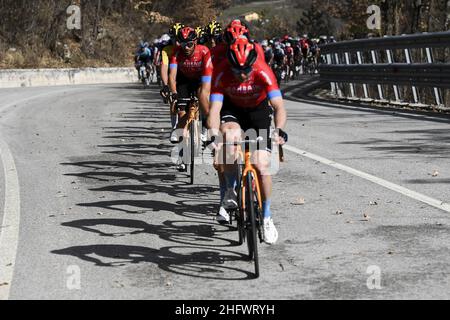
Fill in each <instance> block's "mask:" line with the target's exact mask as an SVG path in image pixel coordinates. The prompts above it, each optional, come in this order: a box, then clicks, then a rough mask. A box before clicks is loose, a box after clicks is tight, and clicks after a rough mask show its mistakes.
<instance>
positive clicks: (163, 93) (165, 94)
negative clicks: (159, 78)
mask: <svg viewBox="0 0 450 320" xmlns="http://www.w3.org/2000/svg"><path fill="white" fill-rule="evenodd" d="M160 93H161V96H162V97H163V98H167V97H168V96H169V94H170V89H169V86H167V85H165V86H164V87H163V88H162V89H161V91H160Z"/></svg>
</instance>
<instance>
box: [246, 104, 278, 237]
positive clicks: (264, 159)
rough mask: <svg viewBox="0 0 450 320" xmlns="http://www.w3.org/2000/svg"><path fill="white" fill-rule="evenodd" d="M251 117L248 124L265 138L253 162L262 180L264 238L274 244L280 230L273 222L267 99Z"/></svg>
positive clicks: (254, 155) (269, 116)
mask: <svg viewBox="0 0 450 320" xmlns="http://www.w3.org/2000/svg"><path fill="white" fill-rule="evenodd" d="M249 118H250V121H249V123H247V124H246V126H248V127H249V128H252V129H254V130H256V131H257V133H258V136H260V137H262V138H263V139H264V141H263V143H260V144H259V145H258V150H256V151H255V152H254V153H253V158H252V162H253V163H254V164H255V167H256V169H257V171H258V177H259V180H260V182H261V196H262V201H263V208H262V210H263V215H264V231H265V232H264V237H265V239H264V240H265V241H266V242H267V243H269V244H273V243H275V242H276V241H277V240H278V231H277V230H276V228H275V225H274V224H273V219H272V211H271V198H272V176H271V172H270V169H271V152H272V142H271V139H270V126H271V109H270V107H269V103H268V101H267V100H266V101H265V102H263V103H262V104H261V105H260V106H259V107H258V108H257V109H255V111H253V112H251V113H250V114H249Z"/></svg>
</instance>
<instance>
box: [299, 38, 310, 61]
mask: <svg viewBox="0 0 450 320" xmlns="http://www.w3.org/2000/svg"><path fill="white" fill-rule="evenodd" d="M310 45H311V42H310V40H309V37H308V35H307V34H305V35H303V37H302V38H301V39H300V48H301V49H302V55H303V59H304V60H305V61H306V59H307V58H308V53H309V48H310Z"/></svg>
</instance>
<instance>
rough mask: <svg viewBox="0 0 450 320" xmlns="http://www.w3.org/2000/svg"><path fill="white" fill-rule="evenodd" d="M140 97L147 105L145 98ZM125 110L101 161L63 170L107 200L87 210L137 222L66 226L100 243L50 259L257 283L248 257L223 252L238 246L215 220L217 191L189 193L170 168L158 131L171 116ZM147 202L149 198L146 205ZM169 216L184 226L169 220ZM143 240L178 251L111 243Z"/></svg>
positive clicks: (107, 132)
mask: <svg viewBox="0 0 450 320" xmlns="http://www.w3.org/2000/svg"><path fill="white" fill-rule="evenodd" d="M142 98H143V100H145V98H144V96H142ZM133 99H134V100H133V101H136V103H135V104H138V103H141V102H142V101H141V100H140V99H139V98H137V97H136V96H134V95H133ZM137 100H139V102H137ZM125 111H126V112H125V113H120V116H119V118H117V119H116V123H118V125H117V126H114V125H110V126H108V127H104V128H102V130H103V135H102V139H103V140H104V141H105V142H104V143H101V144H98V145H97V147H98V148H100V149H101V152H100V154H99V155H96V156H90V157H76V158H72V161H69V162H66V163H63V164H61V165H63V166H65V167H67V168H71V169H73V168H77V169H78V170H77V171H75V172H73V171H72V172H69V173H66V174H65V176H68V177H75V178H76V179H77V181H76V182H75V183H77V182H78V183H79V184H81V185H85V186H88V190H89V191H90V192H92V193H93V194H95V195H97V196H100V198H101V199H103V200H101V201H95V202H85V203H78V204H77V206H78V207H83V208H85V209H86V208H88V209H89V208H95V210H94V209H93V210H88V212H92V215H95V216H97V214H98V211H99V210H101V211H102V213H120V214H127V215H130V217H131V216H132V217H136V219H133V218H132V219H122V218H117V219H111V218H105V219H84V220H75V221H69V222H65V223H63V224H62V226H64V227H70V228H75V229H79V230H82V231H84V232H89V233H94V234H98V235H99V236H100V237H101V238H102V239H103V241H102V243H103V244H99V245H90V246H74V247H70V248H66V249H62V250H55V251H53V253H55V254H62V255H71V256H75V257H78V258H80V259H82V260H85V261H89V262H92V263H94V264H95V265H98V266H104V267H117V266H123V265H129V264H137V263H145V262H150V263H155V264H157V265H158V266H159V268H161V269H162V270H166V271H169V272H171V273H176V274H181V275H184V276H191V277H201V278H209V279H221V280H242V279H253V274H250V273H248V272H246V271H245V269H246V267H245V265H244V264H246V263H247V262H246V257H247V255H244V254H241V253H239V252H232V251H228V250H225V248H231V247H236V246H237V241H235V240H233V236H236V237H237V232H236V234H234V233H232V234H231V235H230V233H231V232H235V230H234V228H232V227H228V226H220V225H218V224H217V223H216V222H215V221H214V218H215V214H213V213H215V212H216V211H217V210H218V202H219V198H218V191H219V189H218V187H217V186H215V185H207V184H199V185H195V186H190V185H189V184H188V181H187V179H185V178H184V175H183V174H180V173H178V172H176V171H175V168H174V165H173V164H172V163H171V162H170V152H169V150H170V149H171V148H172V146H171V145H170V144H168V138H169V132H170V131H169V130H167V128H166V125H165V124H163V125H162V124H161V122H162V120H161V119H164V120H166V121H167V122H169V121H168V112H167V115H163V114H162V113H161V107H160V106H148V107H146V108H141V107H134V108H131V109H130V108H127V110H125ZM124 121H129V122H134V123H136V126H133V125H132V124H125V125H123V122H124ZM164 128H166V129H164ZM163 129H164V130H163ZM164 141H167V143H164ZM180 178H181V179H180ZM148 196H152V198H151V199H148V198H147V197H148ZM106 199H108V200H106ZM109 199H112V200H109ZM155 214H157V215H158V216H157V219H159V218H161V217H162V218H163V219H164V220H165V221H164V222H161V223H155V222H154V219H153V220H152V217H153V216H154V215H155ZM171 216H172V217H173V216H174V217H179V219H177V218H175V219H173V218H172V219H170V217H171ZM166 217H168V218H169V219H170V220H168V218H166ZM144 220H145V221H144ZM150 221H152V222H153V223H151V222H150ZM158 221H161V220H158ZM117 230H119V231H117ZM124 230H125V231H124ZM141 235H146V236H147V235H148V236H149V237H151V236H157V237H158V238H159V239H160V240H161V241H162V242H163V243H164V242H169V243H173V244H175V245H178V247H174V246H172V247H161V248H158V249H156V248H145V247H139V246H126V245H118V244H111V243H110V239H117V240H118V239H130V241H136V239H138V237H139V236H141ZM230 238H231V239H230ZM236 240H237V239H236ZM105 242H106V243H107V244H105ZM92 255H95V257H92ZM110 260H113V261H110ZM234 261H240V262H241V265H239V263H233V265H234V266H236V265H237V266H241V268H239V267H227V266H226V265H225V264H228V262H234Z"/></svg>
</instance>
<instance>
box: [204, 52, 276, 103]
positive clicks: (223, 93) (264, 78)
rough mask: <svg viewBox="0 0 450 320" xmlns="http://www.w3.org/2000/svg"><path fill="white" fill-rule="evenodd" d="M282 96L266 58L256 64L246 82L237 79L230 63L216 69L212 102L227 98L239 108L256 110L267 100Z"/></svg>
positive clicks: (223, 63)
mask: <svg viewBox="0 0 450 320" xmlns="http://www.w3.org/2000/svg"><path fill="white" fill-rule="evenodd" d="M281 96H282V95H281V91H280V89H279V87H278V84H277V80H276V78H275V75H274V74H273V72H272V69H270V67H269V66H268V65H267V63H266V62H265V61H264V56H262V60H260V59H258V60H257V61H256V62H255V64H254V65H253V71H252V72H251V73H250V75H249V78H248V79H247V80H246V81H245V82H241V81H240V80H239V79H237V77H236V75H235V74H234V73H233V71H232V70H231V66H230V64H229V62H228V61H223V62H222V63H221V64H220V65H218V66H217V67H216V68H215V69H214V75H213V83H212V90H211V102H216V101H221V102H223V101H224V98H225V97H226V98H227V99H229V101H231V103H232V104H233V105H235V106H237V107H240V108H255V107H257V106H259V105H260V104H261V103H262V102H264V100H266V99H267V98H269V99H273V98H276V97H281Z"/></svg>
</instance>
